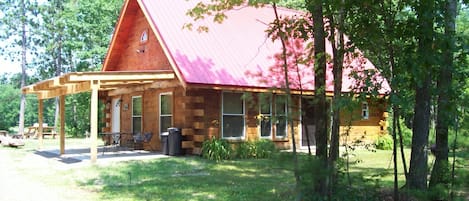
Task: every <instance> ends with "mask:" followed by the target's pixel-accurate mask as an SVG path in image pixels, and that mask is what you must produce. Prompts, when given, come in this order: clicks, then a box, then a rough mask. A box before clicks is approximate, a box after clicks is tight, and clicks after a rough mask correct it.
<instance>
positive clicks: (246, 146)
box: [235, 142, 256, 159]
mask: <svg viewBox="0 0 469 201" xmlns="http://www.w3.org/2000/svg"><path fill="white" fill-rule="evenodd" d="M255 152H256V148H255V146H254V144H253V143H251V142H241V143H239V144H238V146H237V147H236V149H235V158H241V159H246V158H253V157H254V156H255V154H256V153H255Z"/></svg>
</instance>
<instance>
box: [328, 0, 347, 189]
mask: <svg viewBox="0 0 469 201" xmlns="http://www.w3.org/2000/svg"><path fill="white" fill-rule="evenodd" d="M344 4H345V2H344V1H343V0H342V2H341V6H340V8H339V16H338V20H337V27H336V25H335V21H334V16H333V14H331V16H330V17H329V20H330V23H331V25H330V27H331V30H330V33H331V36H330V38H331V39H330V41H331V43H332V54H333V69H332V73H333V75H334V96H333V98H332V104H331V107H332V128H331V145H330V146H331V149H330V151H329V168H330V170H331V172H330V179H329V180H330V184H329V192H328V196H329V198H330V197H331V196H332V194H333V193H334V192H333V191H334V186H335V185H336V183H337V177H338V168H337V160H338V159H339V140H340V105H341V103H340V101H341V97H342V69H343V63H344V52H345V51H344V34H343V33H342V30H343V25H344V19H345V16H344V15H345V12H344Z"/></svg>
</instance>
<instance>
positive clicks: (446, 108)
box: [429, 0, 458, 187]
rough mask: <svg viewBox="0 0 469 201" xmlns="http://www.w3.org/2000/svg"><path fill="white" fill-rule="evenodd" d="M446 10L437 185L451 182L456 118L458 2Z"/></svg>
mask: <svg viewBox="0 0 469 201" xmlns="http://www.w3.org/2000/svg"><path fill="white" fill-rule="evenodd" d="M444 6H445V10H444V25H443V26H444V32H445V38H444V39H443V45H442V52H443V55H442V57H443V58H442V62H441V64H440V68H439V72H438V73H439V76H438V79H437V89H438V92H437V93H438V102H437V104H438V106H437V117H436V118H437V119H436V144H435V151H434V152H435V163H434V165H433V169H432V173H431V178H430V184H429V185H430V187H435V186H436V185H437V184H448V182H449V180H448V178H449V177H448V176H449V174H448V173H449V169H448V168H449V165H448V152H449V147H448V130H449V126H450V125H451V121H452V119H453V115H454V112H453V111H455V108H454V102H455V101H454V92H453V91H454V90H452V79H453V71H454V62H453V60H454V51H455V37H456V10H457V7H458V1H456V0H446V1H445V4H444Z"/></svg>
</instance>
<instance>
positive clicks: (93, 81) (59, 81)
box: [22, 70, 180, 163]
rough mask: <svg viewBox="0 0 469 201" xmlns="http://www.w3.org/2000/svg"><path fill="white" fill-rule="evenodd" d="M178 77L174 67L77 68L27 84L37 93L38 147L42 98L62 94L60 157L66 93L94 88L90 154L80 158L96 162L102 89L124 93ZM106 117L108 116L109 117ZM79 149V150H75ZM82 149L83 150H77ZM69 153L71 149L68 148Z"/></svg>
mask: <svg viewBox="0 0 469 201" xmlns="http://www.w3.org/2000/svg"><path fill="white" fill-rule="evenodd" d="M179 84H180V83H179V81H178V80H177V79H176V76H175V74H174V72H173V71H168V70H158V71H132V72H128V71H125V72H124V71H112V72H74V73H68V74H64V75H61V76H58V77H55V78H51V79H49V80H45V81H41V82H38V83H35V84H33V85H30V86H27V87H24V88H23V89H22V92H23V93H24V94H36V95H37V98H38V102H39V104H38V125H39V127H38V128H37V136H38V141H39V149H40V150H42V148H43V140H44V139H43V136H44V126H43V110H44V108H43V100H45V99H50V98H59V99H60V101H59V110H60V118H59V119H60V125H56V126H57V127H58V128H60V129H59V130H58V135H59V136H60V137H59V146H60V148H59V149H57V150H55V151H51V153H56V152H57V153H56V154H57V155H59V156H60V158H62V157H64V155H66V152H65V97H66V96H67V95H71V94H77V93H83V92H91V101H90V102H91V103H90V109H91V112H90V113H91V114H90V140H89V142H88V145H89V146H88V149H89V154H84V155H83V154H82V155H81V156H80V158H83V157H89V160H90V162H91V163H96V161H97V159H98V158H103V157H104V156H105V155H102V156H101V157H100V156H99V154H100V153H99V150H98V138H99V136H98V133H99V130H98V129H99V128H98V113H99V111H98V101H99V98H100V96H99V94H100V93H103V92H105V93H107V94H125V93H131V92H132V91H137V90H145V89H152V88H162V87H167V86H177V85H179ZM106 118H107V117H106ZM75 152H76V151H75ZM78 152H83V150H81V151H78ZM67 154H69V150H67Z"/></svg>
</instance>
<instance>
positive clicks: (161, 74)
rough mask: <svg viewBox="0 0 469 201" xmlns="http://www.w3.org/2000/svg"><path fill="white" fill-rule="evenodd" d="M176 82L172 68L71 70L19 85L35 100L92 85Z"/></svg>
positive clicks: (104, 87)
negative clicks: (33, 95)
mask: <svg viewBox="0 0 469 201" xmlns="http://www.w3.org/2000/svg"><path fill="white" fill-rule="evenodd" d="M161 82H167V83H166V84H161ZM175 84H179V83H178V81H177V80H176V76H175V75H174V72H173V71H171V70H165V71H161V70H160V71H131V72H130V71H105V72H104V71H100V72H73V73H67V74H64V75H61V76H57V77H54V78H51V79H48V80H44V81H41V82H38V83H35V84H32V85H29V86H26V87H24V88H22V92H23V94H36V95H37V97H38V99H49V98H54V97H57V96H62V95H69V94H76V93H81V92H86V91H91V90H92V87H93V86H94V87H97V88H98V90H101V91H111V90H121V89H122V88H131V87H136V86H148V87H149V88H152V87H153V88H154V87H158V86H168V85H175Z"/></svg>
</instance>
